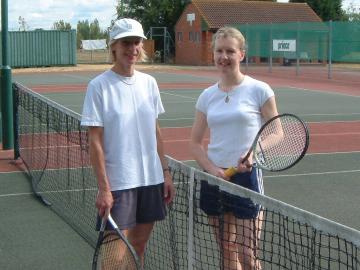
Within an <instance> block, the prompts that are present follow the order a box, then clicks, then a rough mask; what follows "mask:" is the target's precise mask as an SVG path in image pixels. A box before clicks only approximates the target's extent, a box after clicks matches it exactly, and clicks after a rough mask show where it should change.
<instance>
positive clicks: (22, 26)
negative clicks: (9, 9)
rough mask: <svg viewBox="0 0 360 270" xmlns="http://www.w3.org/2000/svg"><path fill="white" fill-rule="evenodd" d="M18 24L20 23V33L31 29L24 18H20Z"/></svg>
mask: <svg viewBox="0 0 360 270" xmlns="http://www.w3.org/2000/svg"><path fill="white" fill-rule="evenodd" d="M18 23H19V31H26V30H28V29H29V25H28V24H27V22H26V21H25V18H24V17H21V16H19V19H18Z"/></svg>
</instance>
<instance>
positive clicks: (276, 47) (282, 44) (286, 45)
mask: <svg viewBox="0 0 360 270" xmlns="http://www.w3.org/2000/svg"><path fill="white" fill-rule="evenodd" d="M273 51H275V52H296V40H291V39H274V40H273Z"/></svg>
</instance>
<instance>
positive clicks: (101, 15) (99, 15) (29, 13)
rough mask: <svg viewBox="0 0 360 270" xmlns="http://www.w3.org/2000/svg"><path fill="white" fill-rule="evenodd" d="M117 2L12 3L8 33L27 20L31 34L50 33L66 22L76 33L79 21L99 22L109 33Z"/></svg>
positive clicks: (43, 0)
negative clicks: (34, 31) (59, 22)
mask: <svg viewBox="0 0 360 270" xmlns="http://www.w3.org/2000/svg"><path fill="white" fill-rule="evenodd" d="M116 5H117V0H71V1H55V0H32V1H29V0H11V1H9V4H8V6H9V16H8V17H9V30H18V29H19V22H18V19H19V17H20V16H21V17H22V18H24V19H25V22H26V24H27V27H28V28H29V30H33V29H36V28H43V29H51V27H52V26H53V24H54V22H57V21H59V20H63V21H64V22H68V23H70V24H71V26H72V28H74V29H76V25H77V23H78V21H84V20H88V21H89V22H92V21H94V20H95V19H97V20H98V21H99V24H100V27H101V28H102V29H106V28H107V27H108V26H109V25H110V22H111V20H112V19H115V18H116V8H115V7H116Z"/></svg>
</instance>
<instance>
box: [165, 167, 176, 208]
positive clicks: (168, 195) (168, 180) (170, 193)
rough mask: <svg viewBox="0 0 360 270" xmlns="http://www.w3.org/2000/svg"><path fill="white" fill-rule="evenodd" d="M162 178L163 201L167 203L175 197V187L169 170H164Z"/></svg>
mask: <svg viewBox="0 0 360 270" xmlns="http://www.w3.org/2000/svg"><path fill="white" fill-rule="evenodd" d="M164 178H165V179H164V201H165V203H166V204H169V203H171V202H172V201H173V199H174V197H175V188H174V183H173V181H172V177H171V174H170V172H169V171H166V172H165V174H164Z"/></svg>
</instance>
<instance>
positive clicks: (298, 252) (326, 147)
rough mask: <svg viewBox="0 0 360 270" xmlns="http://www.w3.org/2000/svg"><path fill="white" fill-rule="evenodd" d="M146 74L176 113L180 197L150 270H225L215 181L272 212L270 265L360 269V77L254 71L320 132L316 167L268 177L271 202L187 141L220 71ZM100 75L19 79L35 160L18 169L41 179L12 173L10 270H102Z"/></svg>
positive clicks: (265, 236) (4, 193)
mask: <svg viewBox="0 0 360 270" xmlns="http://www.w3.org/2000/svg"><path fill="white" fill-rule="evenodd" d="M146 72H148V73H150V74H151V75H153V76H154V77H156V79H157V80H158V82H159V85H160V89H161V95H162V99H163V102H164V105H165V110H166V113H165V114H164V115H162V116H161V118H160V123H161V126H162V127H163V134H164V137H165V148H166V152H167V154H168V155H169V156H171V157H172V158H169V162H170V165H171V169H172V173H173V175H174V180H175V183H176V188H177V197H176V199H175V202H174V204H173V205H171V206H170V207H169V209H168V217H167V219H166V220H165V221H164V222H161V223H159V224H158V225H157V226H156V229H155V232H154V234H153V238H152V239H151V242H150V244H149V248H148V250H147V257H146V262H145V269H221V265H222V260H221V254H220V250H219V248H218V245H217V244H216V240H215V236H214V232H213V230H212V228H211V226H210V225H209V223H208V219H207V217H206V215H205V214H204V213H203V212H202V210H201V209H200V207H199V204H200V202H199V192H200V187H201V183H204V182H206V183H208V184H211V185H215V186H217V187H218V188H219V189H220V190H222V191H224V192H228V193H230V194H233V195H236V196H242V197H246V198H248V197H250V198H251V201H252V202H253V203H254V204H255V205H258V206H261V207H260V209H261V216H262V218H261V219H262V226H261V230H260V232H257V231H256V230H255V229H254V233H255V234H256V233H259V234H260V237H259V240H258V241H259V243H258V244H257V245H256V248H254V252H255V254H256V258H257V260H259V261H260V263H261V265H262V267H263V269H360V257H359V253H360V251H359V247H360V232H359V230H360V211H359V210H358V205H359V203H360V199H359V197H358V194H359V192H360V187H359V185H358V183H357V182H358V179H359V176H360V168H359V162H358V160H359V158H360V109H359V106H358V104H359V100H360V92H358V89H360V87H359V86H360V81H358V82H356V81H352V82H351V83H349V84H347V83H346V82H344V83H340V82H339V81H336V80H334V81H330V80H329V81H326V80H325V79H318V80H316V79H314V78H310V79H307V77H306V76H305V75H304V76H303V77H302V78H301V77H298V78H295V77H291V76H284V78H283V76H281V75H277V74H265V73H256V72H255V70H254V71H251V70H249V75H252V76H254V77H255V78H259V79H262V80H264V81H266V82H268V83H269V84H270V85H271V86H272V87H273V88H274V90H275V93H276V96H277V100H278V104H279V111H280V112H282V113H285V112H288V113H294V114H296V115H298V116H300V117H301V118H303V119H304V120H305V121H306V122H307V123H308V125H309V128H310V148H309V152H308V154H307V155H306V157H305V158H304V160H302V161H301V163H300V164H298V165H297V166H296V167H294V168H292V169H290V170H287V171H284V172H282V173H267V174H266V176H265V194H266V195H267V196H270V197H272V198H269V197H267V196H260V195H258V194H252V192H249V191H248V190H245V189H242V188H240V187H235V186H233V185H232V184H230V183H225V182H223V181H219V180H218V179H216V178H213V177H210V176H209V175H206V174H204V173H203V172H201V171H199V170H196V169H193V167H192V166H196V164H195V163H194V162H193V161H192V158H191V156H190V155H189V151H188V146H187V145H188V139H189V130H190V126H191V124H192V121H193V117H194V105H195V102H196V99H197V97H198V96H199V94H200V93H201V91H202V89H203V88H205V87H207V86H208V85H210V84H211V83H214V82H215V81H216V78H217V77H216V73H215V71H214V70H213V69H211V68H204V69H203V70H201V69H200V68H193V69H190V68H187V69H186V68H184V69H180V68H170V69H169V70H165V69H161V70H156V69H154V70H151V69H149V70H147V71H146ZM98 73H100V71H99V72H91V73H90V72H87V73H85V72H61V73H56V74H55V73H48V74H46V75H44V74H18V75H15V76H14V80H15V81H18V82H20V83H21V84H23V85H26V86H27V87H24V86H22V85H20V84H18V85H16V87H15V88H16V92H17V95H16V97H17V98H16V102H17V104H18V106H17V108H18V109H19V110H18V117H17V119H18V127H19V129H18V131H19V138H20V140H19V151H20V152H19V153H18V154H20V156H21V157H22V159H23V160H24V163H23V164H17V166H13V168H19V167H20V168H23V169H24V166H25V165H26V166H27V169H28V170H29V171H30V176H31V180H30V179H27V178H26V177H25V176H24V173H23V172H19V171H15V172H7V173H2V177H1V181H0V187H1V189H0V190H1V195H0V200H1V205H2V207H1V208H0V209H1V210H2V212H3V213H4V214H2V215H1V216H2V220H4V221H3V222H2V224H4V225H3V226H2V228H1V229H0V230H1V234H2V235H4V238H5V241H1V244H0V258H1V260H0V269H90V265H91V260H92V252H93V247H94V244H95V240H96V237H97V235H96V232H95V231H94V224H95V217H96V209H95V205H94V200H95V195H96V181H95V178H94V176H93V173H92V170H91V168H90V164H89V157H88V152H87V137H86V136H87V134H86V130H84V129H83V128H82V127H80V125H79V117H80V115H79V113H80V112H81V108H82V101H83V98H84V94H85V90H86V84H87V82H88V81H89V80H90V79H91V78H93V77H94V76H96V74H98ZM252 73H253V74H252ZM65 82H66V83H65ZM28 88H30V89H32V90H33V91H34V92H33V91H31V90H30V89H28ZM38 93H41V95H39V94H38ZM59 104H61V105H59ZM68 109H71V110H72V111H69V110H68ZM178 160H181V161H182V162H180V161H178ZM32 191H36V195H37V196H36V197H37V198H40V200H38V199H36V198H35V196H34V195H31V194H32ZM217 200H219V201H220V202H221V198H217ZM278 200H281V201H284V202H285V203H282V202H279V201H278ZM41 201H43V203H41ZM291 205H293V206H291ZM50 209H51V210H53V211H51V210H50ZM310 212H311V213H310ZM313 213H315V214H313ZM339 223H340V224H339ZM30 244H31V245H34V246H33V247H31V248H30V247H29V245H30ZM39 262H40V263H39ZM19 265H20V267H19ZM74 265H75V267H74Z"/></svg>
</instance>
